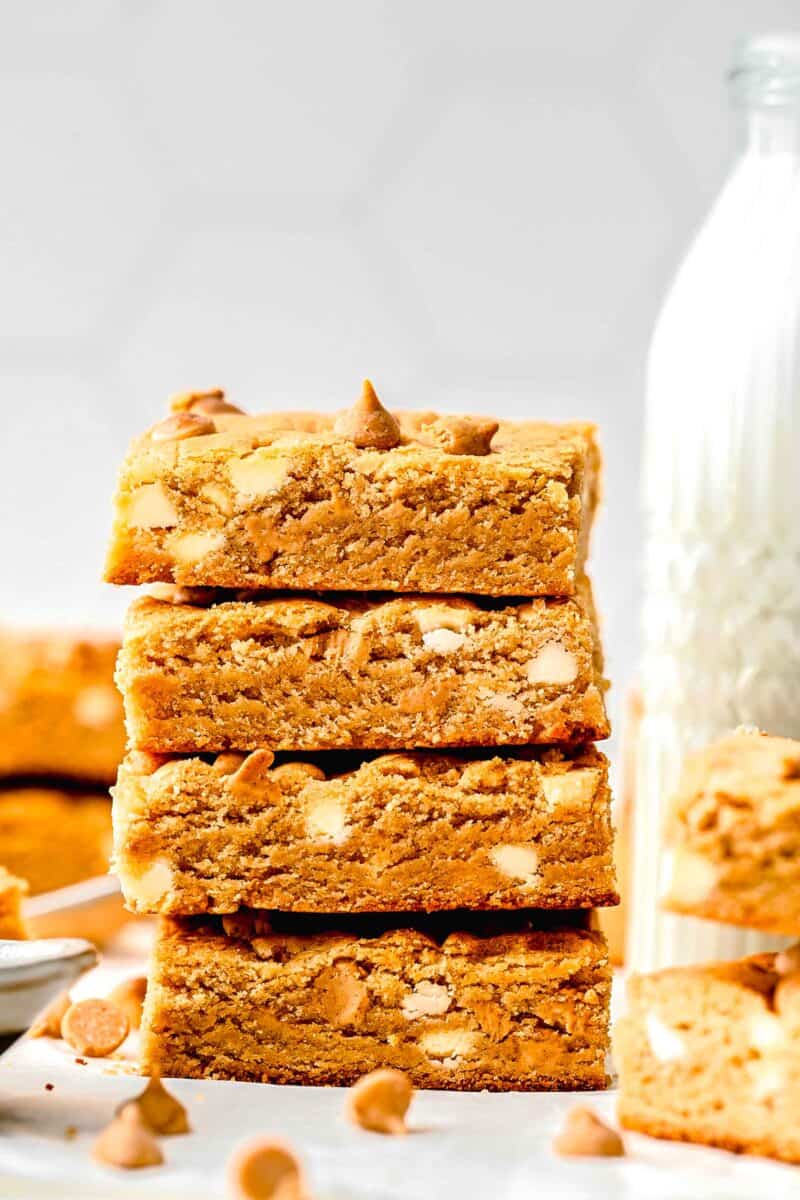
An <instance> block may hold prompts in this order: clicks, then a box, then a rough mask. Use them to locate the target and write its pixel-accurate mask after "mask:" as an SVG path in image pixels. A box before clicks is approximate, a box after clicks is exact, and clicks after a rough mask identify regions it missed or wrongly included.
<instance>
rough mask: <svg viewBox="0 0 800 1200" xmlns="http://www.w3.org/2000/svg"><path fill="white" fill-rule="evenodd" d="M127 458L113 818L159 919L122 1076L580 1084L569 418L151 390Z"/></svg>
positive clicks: (581, 763) (594, 648) (596, 952)
mask: <svg viewBox="0 0 800 1200" xmlns="http://www.w3.org/2000/svg"><path fill="white" fill-rule="evenodd" d="M172 408H173V411H172V415H170V416H169V417H167V418H166V419H165V420H164V421H162V422H160V423H159V424H157V425H156V426H155V427H154V428H152V429H151V430H150V431H149V432H148V433H147V434H145V435H144V436H143V437H142V438H140V439H138V440H137V441H136V442H135V443H134V445H133V446H132V448H131V451H130V453H129V455H128V457H127V460H126V462H125V464H124V466H123V469H122V472H121V475H120V480H119V488H118V493H117V498H116V515H115V524H114V533H113V540H112V545H111V549H110V553H109V558H108V564H107V578H108V579H109V580H111V581H112V582H115V583H124V584H143V583H154V584H156V586H155V587H154V588H153V589H152V591H151V594H149V595H147V596H145V597H143V598H139V599H137V600H135V601H134V603H133V606H132V608H131V610H130V613H129V616H128V620H127V627H126V634H125V639H124V645H123V649H122V653H121V657H120V661H119V667H118V681H119V683H120V686H121V688H122V690H123V693H124V699H125V708H126V716H127V724H128V735H129V751H128V754H127V757H126V759H125V761H124V763H123V765H122V767H121V769H120V774H119V780H118V783H117V786H116V789H115V797H114V826H115V864H116V870H117V871H118V873H119V876H120V879H121V880H122V886H123V889H124V892H125V896H126V898H127V902H128V905H129V907H131V908H132V909H134V910H136V911H138V912H142V913H158V914H162V915H163V920H162V923H161V925H160V932H159V934H158V938H157V942H156V946H155V950H154V954H153V960H152V964H151V973H150V979H149V985H148V990H147V1000H146V1004H145V1015H144V1024H143V1060H144V1067H145V1069H146V1070H150V1071H159V1072H161V1073H162V1074H165V1075H166V1074H171V1075H186V1076H208V1077H213V1078H235V1079H246V1080H263V1081H272V1082H293V1083H348V1082H350V1081H352V1080H353V1079H355V1078H356V1077H358V1076H359V1075H360V1074H362V1073H363V1072H365V1071H368V1070H370V1069H372V1068H375V1067H378V1066H391V1067H398V1068H401V1069H404V1070H406V1071H408V1072H409V1074H410V1075H411V1077H412V1079H413V1081H414V1082H415V1083H417V1084H419V1085H421V1086H431V1087H450V1088H465V1089H473V1088H495V1089H508V1088H543V1089H546V1088H594V1087H602V1086H603V1085H604V1083H605V1081H606V1072H605V1056H606V1049H607V1038H608V999H609V990H610V971H609V965H608V955H607V951H606V946H605V943H604V941H603V938H602V936H601V935H600V934H599V933H597V932H595V931H594V930H593V929H592V928H591V927H590V926H591V923H592V922H591V917H590V910H591V909H592V908H593V907H595V906H600V905H608V904H613V903H615V902H616V900H617V896H616V889H615V882H614V875H613V866H612V846H611V827H610V819H609V791H608V783H607V764H606V760H605V759H604V757H603V755H602V754H600V753H599V752H598V751H597V750H596V749H595V748H594V746H593V742H594V740H595V739H597V738H603V737H605V736H606V735H607V733H608V725H607V719H606V714H605V709H604V702H603V692H604V686H605V685H604V680H603V677H602V659H601V651H600V645H599V641H598V635H597V629H596V624H595V618H594V613H593V609H592V601H591V594H590V591H589V585H588V583H587V582H586V580H585V578H584V576H583V563H584V559H585V554H586V549H587V543H588V535H589V527H590V524H591V520H592V515H593V511H594V507H595V501H596V493H597V476H598V452H597V449H596V445H595V442H594V437H593V431H592V429H591V427H589V426H585V425H579V424H571V425H563V426H552V425H544V424H534V423H531V424H511V423H501V424H499V425H498V423H497V422H495V421H491V420H486V419H483V418H467V417H443V416H437V415H436V414H433V413H424V412H416V413H399V414H395V415H392V414H391V413H389V412H388V411H387V410H386V409H385V408H384V407H383V406H382V405H381V403H380V401H379V400H378V398H377V396H376V395H375V392H374V390H373V389H372V387H371V385H369V384H365V387H364V391H363V394H362V396H361V397H360V399H359V400H358V401H357V402H356V404H355V405H353V407H352V408H350V409H347V410H345V411H343V412H341V413H339V414H338V415H336V414H331V415H314V414H307V413H306V414H298V413H290V414H285V413H284V414H269V415H266V416H247V415H245V414H244V413H242V412H241V410H239V409H237V408H235V407H234V406H233V405H231V404H229V403H228V402H227V401H226V400H225V397H224V395H223V394H222V393H221V392H210V393H190V394H186V395H182V396H179V397H176V398H175V399H174V400H173V403H172Z"/></svg>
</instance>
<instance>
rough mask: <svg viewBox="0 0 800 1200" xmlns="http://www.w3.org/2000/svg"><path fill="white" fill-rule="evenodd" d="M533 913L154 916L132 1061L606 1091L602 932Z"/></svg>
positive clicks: (436, 1083)
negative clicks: (137, 1057) (138, 1046)
mask: <svg viewBox="0 0 800 1200" xmlns="http://www.w3.org/2000/svg"><path fill="white" fill-rule="evenodd" d="M406 916H407V915H406ZM534 916H535V919H536V920H537V921H538V920H541V918H540V917H539V916H538V914H537V915H535V914H532V913H530V912H527V913H525V912H523V913H519V914H503V917H502V919H499V918H497V917H490V916H488V915H487V916H484V917H480V916H478V915H476V914H468V915H467V914H464V913H463V912H462V913H452V914H449V915H445V914H437V915H436V916H435V917H430V918H423V919H419V918H415V917H411V918H408V920H406V918H405V917H404V915H403V914H400V915H398V914H393V915H392V916H391V917H387V918H382V917H377V916H374V915H373V916H369V917H364V916H360V917H353V916H346V917H345V916H336V917H327V918H324V919H321V918H315V917H308V916H303V917H299V916H292V917H287V916H279V915H278V914H273V913H265V912H257V911H251V910H242V912H240V913H237V914H235V915H233V916H228V917H222V918H213V917H212V918H184V919H178V918H162V923H161V926H160V932H159V936H158V938H157V941H156V945H155V949H154V953H153V961H152V966H151V973H150V979H149V982H148V987H147V999H146V1001H145V1010H144V1018H143V1025H142V1057H143V1067H144V1070H145V1071H148V1072H150V1073H154V1072H159V1073H160V1074H162V1075H177V1076H190V1077H193V1078H212V1079H240V1080H252V1081H257V1082H264V1083H296V1084H349V1083H352V1082H353V1081H354V1080H355V1079H357V1078H358V1077H359V1076H360V1075H362V1074H364V1073H365V1072H366V1071H370V1070H373V1069H374V1068H377V1067H395V1068H399V1069H401V1070H404V1071H407V1072H408V1074H409V1075H410V1077H411V1080H412V1081H413V1083H414V1084H415V1085H416V1086H418V1087H428V1088H450V1089H457V1090H479V1089H484V1088H488V1089H491V1090H495V1091H510V1090H556V1089H572V1088H577V1089H582V1090H585V1089H591V1088H602V1087H605V1086H606V1083H607V1078H606V1070H605V1058H606V1051H607V1042H608V1001H609V993H610V984H611V977H610V969H609V963H608V953H607V950H606V946H605V942H604V940H603V938H602V936H601V935H600V934H598V933H594V932H590V931H589V930H587V929H583V928H568V927H565V926H564V921H565V920H568V919H569V917H568V915H567V914H564V913H561V914H559V918H560V920H561V922H562V924H561V925H559V926H555V925H554V926H553V927H552V928H549V929H548V928H533V927H532V922H531V918H532V917H534Z"/></svg>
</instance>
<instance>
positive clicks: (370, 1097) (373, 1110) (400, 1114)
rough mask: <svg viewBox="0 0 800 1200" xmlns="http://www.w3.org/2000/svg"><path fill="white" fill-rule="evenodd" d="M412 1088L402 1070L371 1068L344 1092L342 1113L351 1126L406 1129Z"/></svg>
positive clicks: (378, 1130) (384, 1130) (380, 1130)
mask: <svg viewBox="0 0 800 1200" xmlns="http://www.w3.org/2000/svg"><path fill="white" fill-rule="evenodd" d="M413 1095H414V1089H413V1087H412V1086H411V1081H410V1080H409V1078H408V1076H407V1075H406V1074H405V1072H404V1071H395V1070H392V1069H391V1068H387V1067H382V1068H379V1069H378V1070H377V1071H370V1073H369V1075H364V1076H363V1077H362V1078H361V1079H359V1081H358V1083H355V1084H353V1086H352V1087H351V1088H350V1091H349V1092H348V1093H347V1100H346V1101H345V1115H346V1116H347V1118H348V1119H349V1120H350V1121H352V1122H353V1124H354V1125H360V1126H361V1128H362V1129H371V1130H372V1131H373V1132H374V1133H391V1134H400V1133H405V1132H406V1128H407V1126H406V1113H407V1112H408V1106H409V1104H410V1103H411V1099H412V1097H413Z"/></svg>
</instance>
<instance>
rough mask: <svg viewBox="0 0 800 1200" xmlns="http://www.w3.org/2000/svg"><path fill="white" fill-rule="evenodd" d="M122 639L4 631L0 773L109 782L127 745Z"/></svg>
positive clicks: (0, 677)
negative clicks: (118, 681)
mask: <svg viewBox="0 0 800 1200" xmlns="http://www.w3.org/2000/svg"><path fill="white" fill-rule="evenodd" d="M118 650H119V639H118V638H116V637H111V636H109V637H98V636H92V635H87V634H82V633H79V632H75V633H71V632H69V631H66V630H52V631H47V632H28V631H22V630H19V631H17V630H14V631H12V630H9V629H0V774H2V775H6V776H8V775H57V776H64V777H68V778H73V779H84V780H87V781H93V782H94V781H96V782H98V783H110V782H111V781H112V780H113V778H114V775H115V773H116V769H117V764H118V763H119V760H120V759H121V757H122V754H123V751H124V748H125V729H124V724H123V717H122V700H121V698H120V696H119V693H118V692H117V690H116V688H115V687H114V664H115V662H116V657H117V652H118Z"/></svg>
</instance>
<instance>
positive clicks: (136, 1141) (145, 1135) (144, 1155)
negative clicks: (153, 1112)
mask: <svg viewBox="0 0 800 1200" xmlns="http://www.w3.org/2000/svg"><path fill="white" fill-rule="evenodd" d="M92 1157H93V1158H94V1159H96V1160H97V1162H99V1163H104V1164H105V1165H106V1166H109V1167H123V1168H125V1169H127V1170H136V1169H137V1168H139V1167H157V1166H160V1165H161V1163H163V1161H164V1155H163V1154H162V1153H161V1150H160V1148H159V1145H158V1142H157V1141H156V1139H155V1138H154V1137H153V1135H152V1133H151V1132H150V1130H149V1129H148V1127H147V1125H146V1124H145V1123H144V1121H143V1119H142V1115H141V1113H140V1112H139V1109H138V1108H137V1106H136V1105H135V1104H126V1105H124V1107H123V1108H122V1109H121V1111H120V1113H119V1115H118V1116H116V1117H115V1118H114V1120H113V1121H112V1122H111V1124H110V1125H108V1126H106V1128H105V1129H104V1130H103V1132H102V1133H101V1134H100V1136H99V1138H98V1139H97V1141H96V1142H95V1144H94V1147H93V1149H92Z"/></svg>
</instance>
